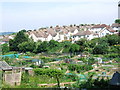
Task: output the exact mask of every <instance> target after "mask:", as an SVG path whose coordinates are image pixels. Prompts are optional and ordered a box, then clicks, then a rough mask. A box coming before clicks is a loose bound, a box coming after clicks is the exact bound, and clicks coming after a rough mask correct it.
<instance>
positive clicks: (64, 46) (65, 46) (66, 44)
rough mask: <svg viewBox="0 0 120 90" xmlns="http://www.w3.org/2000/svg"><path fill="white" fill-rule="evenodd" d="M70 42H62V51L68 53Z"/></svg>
mask: <svg viewBox="0 0 120 90" xmlns="http://www.w3.org/2000/svg"><path fill="white" fill-rule="evenodd" d="M71 44H72V43H71V42H69V41H64V42H62V46H63V51H62V52H63V53H69V49H70V46H71Z"/></svg>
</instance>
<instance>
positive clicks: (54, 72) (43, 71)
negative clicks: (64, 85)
mask: <svg viewBox="0 0 120 90" xmlns="http://www.w3.org/2000/svg"><path fill="white" fill-rule="evenodd" d="M34 72H35V74H36V75H48V76H49V77H54V78H55V79H56V80H57V83H58V87H60V80H59V79H60V78H61V77H62V76H63V75H64V74H63V72H62V71H61V70H57V69H35V70H34Z"/></svg>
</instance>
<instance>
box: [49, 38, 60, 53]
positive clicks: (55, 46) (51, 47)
mask: <svg viewBox="0 0 120 90" xmlns="http://www.w3.org/2000/svg"><path fill="white" fill-rule="evenodd" d="M48 46H49V47H48V51H49V52H55V51H58V50H59V49H60V46H61V43H59V42H58V41H55V40H50V41H49V43H48Z"/></svg>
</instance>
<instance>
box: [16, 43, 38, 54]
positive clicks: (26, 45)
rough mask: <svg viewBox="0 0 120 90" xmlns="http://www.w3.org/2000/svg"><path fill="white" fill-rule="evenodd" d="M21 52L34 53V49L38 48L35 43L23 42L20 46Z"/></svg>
mask: <svg viewBox="0 0 120 90" xmlns="http://www.w3.org/2000/svg"><path fill="white" fill-rule="evenodd" d="M18 48H19V51H21V52H28V51H30V52H33V51H34V49H35V48H36V45H35V43H34V42H32V41H29V42H22V43H21V44H19V45H18Z"/></svg>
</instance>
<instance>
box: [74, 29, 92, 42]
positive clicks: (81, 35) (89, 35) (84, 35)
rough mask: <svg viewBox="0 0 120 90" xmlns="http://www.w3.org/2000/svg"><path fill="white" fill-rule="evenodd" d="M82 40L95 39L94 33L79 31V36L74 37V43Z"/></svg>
mask: <svg viewBox="0 0 120 90" xmlns="http://www.w3.org/2000/svg"><path fill="white" fill-rule="evenodd" d="M81 38H86V39H88V40H91V39H93V33H92V32H91V31H89V30H86V31H79V32H78V33H77V34H75V35H73V36H72V41H78V40H79V39H81Z"/></svg>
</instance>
